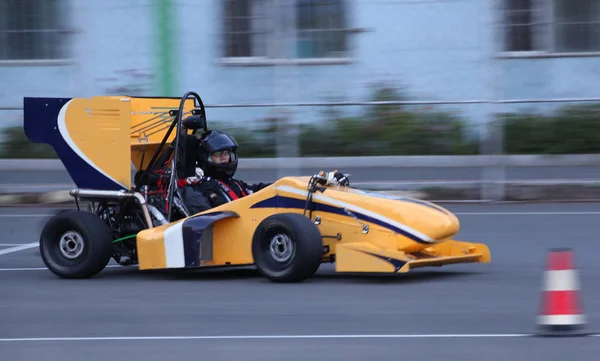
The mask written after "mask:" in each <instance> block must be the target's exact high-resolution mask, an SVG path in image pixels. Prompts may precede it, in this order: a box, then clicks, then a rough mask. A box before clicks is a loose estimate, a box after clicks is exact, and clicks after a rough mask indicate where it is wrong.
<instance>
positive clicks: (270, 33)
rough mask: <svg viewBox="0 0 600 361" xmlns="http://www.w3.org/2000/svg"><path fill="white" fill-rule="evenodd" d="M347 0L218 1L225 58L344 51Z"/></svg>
mask: <svg viewBox="0 0 600 361" xmlns="http://www.w3.org/2000/svg"><path fill="white" fill-rule="evenodd" d="M346 2H347V0H223V1H222V4H223V15H224V23H223V39H224V50H223V55H224V57H225V58H229V59H235V58H238V59H240V58H250V59H251V60H260V59H263V60H264V59H280V58H296V59H331V58H337V59H339V58H346V57H347V56H348V40H347V37H348V34H349V33H350V31H349V29H348V28H349V27H348V24H347V17H348V9H347V4H346Z"/></svg>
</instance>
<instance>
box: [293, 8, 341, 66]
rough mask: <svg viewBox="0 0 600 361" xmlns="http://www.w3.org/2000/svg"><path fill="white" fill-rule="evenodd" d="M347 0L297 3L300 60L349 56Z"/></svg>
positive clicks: (298, 52) (298, 54)
mask: <svg viewBox="0 0 600 361" xmlns="http://www.w3.org/2000/svg"><path fill="white" fill-rule="evenodd" d="M344 6H345V2H344V1H343V0H320V1H319V0H297V2H296V26H297V28H298V30H297V31H298V35H297V39H298V41H297V53H296V55H297V56H298V57H300V58H338V57H345V56H347V53H346V52H347V41H346V36H347V34H348V32H347V28H348V27H347V24H346V19H345V14H346V9H345V7H344Z"/></svg>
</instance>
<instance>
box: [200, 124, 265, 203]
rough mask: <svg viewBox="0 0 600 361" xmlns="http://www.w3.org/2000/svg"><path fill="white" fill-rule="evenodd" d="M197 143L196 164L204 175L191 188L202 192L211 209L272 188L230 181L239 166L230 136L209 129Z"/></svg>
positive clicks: (234, 142) (235, 147)
mask: <svg viewBox="0 0 600 361" xmlns="http://www.w3.org/2000/svg"><path fill="white" fill-rule="evenodd" d="M199 142H200V147H199V151H198V155H197V162H198V165H199V166H200V168H202V170H203V172H204V176H203V178H202V179H201V180H200V182H198V183H196V184H195V185H193V188H194V190H195V191H199V192H201V193H202V194H203V195H204V197H205V198H206V199H207V200H208V202H209V203H210V205H211V206H212V207H218V206H220V205H222V204H225V203H228V202H231V201H233V200H235V199H238V198H242V197H245V196H247V195H249V194H252V193H254V192H257V191H259V190H261V189H263V188H265V187H268V186H269V185H271V183H258V184H247V183H245V182H244V181H241V180H239V179H235V178H233V176H234V174H235V172H236V170H237V166H238V154H237V149H238V148H239V145H238V143H237V142H236V141H235V139H234V138H233V137H232V136H230V135H229V134H227V133H224V132H221V131H218V130H210V131H208V132H206V133H205V134H203V135H202V137H201V138H200V140H199ZM206 209H208V208H206ZM206 209H202V210H200V211H196V212H201V211H204V210H206Z"/></svg>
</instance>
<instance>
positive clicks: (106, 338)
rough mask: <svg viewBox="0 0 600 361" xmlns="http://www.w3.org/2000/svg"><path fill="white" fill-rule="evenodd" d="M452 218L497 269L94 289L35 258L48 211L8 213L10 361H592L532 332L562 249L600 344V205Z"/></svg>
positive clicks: (4, 217) (4, 334) (4, 320)
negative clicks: (485, 248) (570, 254)
mask: <svg viewBox="0 0 600 361" xmlns="http://www.w3.org/2000/svg"><path fill="white" fill-rule="evenodd" d="M447 207H448V208H450V209H451V210H453V211H456V212H457V213H458V215H459V216H460V217H461V220H462V230H461V232H460V238H462V239H464V240H470V241H481V242H485V243H487V244H488V245H489V246H490V248H491V250H492V263H491V264H487V265H460V266H449V267H446V268H440V269H431V270H424V269H423V270H420V271H417V272H415V273H413V274H410V275H395V276H388V277H374V276H356V275H336V274H334V273H333V271H332V266H323V267H322V268H321V269H320V270H319V272H318V274H317V275H316V276H315V277H314V278H312V279H311V280H309V281H308V282H306V283H302V284H293V285H281V284H274V283H270V282H268V281H266V280H265V279H263V278H262V277H260V276H259V275H258V274H257V273H256V272H255V271H254V270H252V269H237V270H236V269H233V270H228V271H204V272H187V273H183V274H182V273H177V272H149V273H141V272H137V271H135V269H132V268H121V267H115V268H108V269H106V270H105V271H104V272H103V273H102V274H100V275H99V276H98V277H96V278H94V279H88V280H80V281H67V280H59V279H57V278H55V277H54V276H53V275H52V274H51V273H50V272H49V271H47V270H45V269H44V268H43V264H42V262H41V260H40V258H39V256H38V255H37V251H36V248H35V242H36V240H37V232H38V230H39V227H40V226H41V223H42V221H43V220H44V217H43V216H40V214H45V213H47V212H48V211H49V210H48V209H39V208H2V209H0V229H1V230H2V238H1V241H0V243H1V244H2V246H0V285H1V290H2V292H1V295H2V296H1V297H0V359H2V360H11V361H17V360H27V361H33V360H44V361H49V360H61V361H67V360H77V361H79V360H82V359H85V360H86V361H99V360H106V359H114V358H116V357H118V358H123V359H139V360H146V361H152V360H161V361H164V360H183V359H185V360H190V359H203V360H213V359H217V360H241V359H243V360H261V361H262V360H277V361H282V360H298V361H299V360H309V359H313V360H344V361H348V360H360V361H364V360H370V359H373V360H394V361H397V360H416V359H418V360H464V359H467V358H468V359H471V358H473V356H476V357H477V358H480V359H485V360H490V361H492V360H498V361H505V360H545V361H548V360H556V361H558V360H560V361H563V360H574V359H578V360H584V359H585V360H593V359H595V357H597V354H598V352H600V344H599V343H598V342H597V341H598V339H597V337H587V338H537V337H530V333H533V332H535V331H536V328H535V321H536V320H535V316H536V315H537V313H538V311H539V301H540V289H541V282H542V276H543V271H544V268H545V257H546V252H547V250H549V249H550V248H553V247H571V248H573V250H574V251H575V265H576V267H577V269H578V273H579V278H580V281H581V285H582V292H581V297H582V298H583V305H584V311H585V314H586V317H587V321H588V325H587V328H588V330H589V331H591V332H598V331H600V303H598V301H597V300H598V299H600V285H598V281H599V280H600V266H598V262H597V260H598V255H599V254H600V240H599V239H598V236H597V233H596V230H597V227H598V224H599V222H598V219H599V218H600V204H597V203H580V204H524V205H517V204H496V205H466V204H459V205H448V206H447ZM9 213H10V214H9ZM18 245H29V246H28V247H31V248H26V249H18V248H15V247H18ZM21 248H23V247H21ZM153 337H155V338H153ZM39 338H45V339H39Z"/></svg>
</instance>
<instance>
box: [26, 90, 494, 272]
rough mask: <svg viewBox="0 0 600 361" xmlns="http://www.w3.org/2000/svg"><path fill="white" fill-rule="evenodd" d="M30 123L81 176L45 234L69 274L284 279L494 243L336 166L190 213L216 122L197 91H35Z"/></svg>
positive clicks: (30, 132) (52, 256) (448, 259)
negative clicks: (250, 273)
mask: <svg viewBox="0 0 600 361" xmlns="http://www.w3.org/2000/svg"><path fill="white" fill-rule="evenodd" d="M24 128H25V133H26V135H27V137H28V138H29V139H30V140H31V141H33V142H38V143H47V144H50V145H51V146H52V147H53V149H54V150H55V151H56V153H57V155H58V157H59V158H60V160H61V161H62V163H63V164H64V166H65V168H66V169H67V171H68V172H69V174H70V176H71V178H72V179H73V181H74V183H75V184H76V186H77V188H76V189H74V190H72V191H71V192H70V194H71V195H72V196H73V197H74V199H75V201H76V205H77V209H73V210H68V211H64V212H61V213H59V214H56V215H55V216H53V217H52V218H51V219H50V220H49V221H48V222H47V223H46V224H45V227H44V228H43V230H42V233H41V236H40V252H41V257H42V259H43V261H44V263H45V264H46V266H47V267H48V268H49V269H50V270H51V271H52V272H54V273H55V274H56V275H57V276H59V277H62V278H85V277H92V276H94V275H96V274H97V273H99V272H101V271H102V270H103V269H104V268H105V267H106V265H107V264H108V262H109V261H110V260H111V258H113V259H115V260H116V261H117V262H119V263H121V264H137V265H138V267H139V269H140V270H152V269H190V268H204V267H230V266H236V265H255V266H256V267H257V268H258V269H259V270H260V271H261V272H262V274H263V275H264V276H265V277H267V278H268V279H270V280H273V281H278V282H299V281H303V280H305V279H307V278H309V277H311V276H312V275H313V274H314V273H315V272H316V271H317V269H318V268H319V266H320V265H321V264H322V263H335V269H336V271H337V272H369V273H396V272H408V271H409V270H411V269H414V268H419V267H430V266H443V265H449V264H457V263H487V262H490V251H489V249H488V247H487V246H486V245H484V244H480V243H468V242H462V241H458V240H455V239H453V237H454V236H455V235H456V234H457V233H458V231H459V228H460V227H459V220H458V219H457V217H456V216H455V215H454V214H452V213H451V212H449V211H448V210H446V209H444V208H442V207H440V206H438V205H435V204H433V203H430V202H425V201H421V200H417V199H412V198H406V197H393V196H389V195H385V194H380V193H374V192H368V191H362V190H359V189H355V188H352V187H350V186H349V184H348V183H344V182H340V181H339V179H338V178H339V177H338V174H341V173H338V172H337V171H330V172H324V171H323V172H319V173H318V174H315V175H312V176H306V177H284V178H282V179H279V180H277V181H276V182H274V183H273V184H271V185H270V186H268V187H266V188H264V189H262V190H261V191H258V192H256V193H253V194H250V195H248V196H246V197H243V198H241V199H237V200H234V201H232V202H230V203H227V204H224V205H222V206H220V207H216V208H213V209H210V210H207V211H204V212H201V213H198V214H190V213H189V212H188V211H187V208H186V206H185V204H184V203H183V201H182V198H181V195H180V192H179V186H178V180H182V179H185V178H187V177H190V176H192V175H194V173H195V168H196V163H195V159H196V158H195V147H196V146H197V141H196V139H197V132H198V131H207V129H208V128H207V123H206V110H205V107H204V104H203V102H202V99H201V98H200V96H198V94H196V93H195V92H188V93H186V94H185V95H184V96H183V97H182V98H170V97H157V98H148V97H132V96H97V97H91V98H31V97H28V98H25V99H24ZM132 164H133V165H134V167H135V169H134V171H133V172H132ZM83 203H87V208H84V207H82V205H83Z"/></svg>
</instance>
